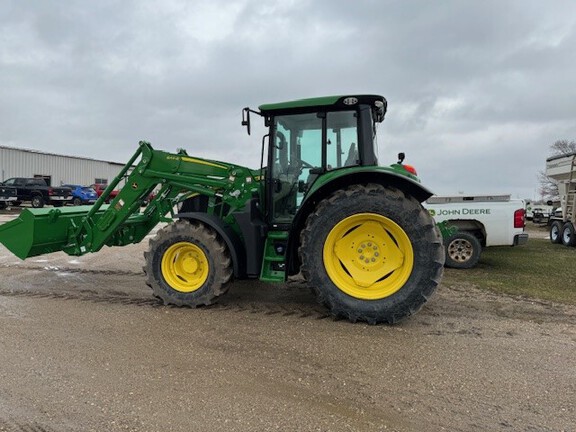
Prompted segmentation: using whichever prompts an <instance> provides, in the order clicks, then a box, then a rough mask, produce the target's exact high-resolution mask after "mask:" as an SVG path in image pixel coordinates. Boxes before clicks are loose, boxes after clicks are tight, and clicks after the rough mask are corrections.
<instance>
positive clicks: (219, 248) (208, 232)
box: [0, 95, 444, 324]
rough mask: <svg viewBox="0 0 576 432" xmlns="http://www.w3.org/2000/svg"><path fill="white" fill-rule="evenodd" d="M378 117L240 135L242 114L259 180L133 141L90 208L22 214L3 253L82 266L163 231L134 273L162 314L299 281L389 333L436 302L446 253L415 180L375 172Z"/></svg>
mask: <svg viewBox="0 0 576 432" xmlns="http://www.w3.org/2000/svg"><path fill="white" fill-rule="evenodd" d="M386 106H387V104H386V100H385V99H384V98H383V97H382V96H375V95H347V96H332V97H323V98H313V99H303V100H296V101H291V102H284V103H277V104H266V105H261V106H260V107H259V110H258V111H256V110H252V109H250V108H244V110H243V115H242V117H243V119H242V124H243V125H245V126H246V127H247V130H248V133H250V115H251V114H257V115H259V116H261V117H263V119H264V123H265V126H266V127H268V128H269V132H268V134H266V135H265V136H264V138H263V141H262V142H263V144H262V160H261V168H260V169H259V170H251V169H249V168H245V167H242V166H238V165H234V164H230V163H225V162H219V161H214V160H207V159H201V158H197V157H192V156H189V155H188V154H187V153H186V151H184V150H180V151H178V152H177V153H167V152H163V151H159V150H154V149H153V148H152V146H151V145H150V144H149V143H147V142H140V145H139V148H138V151H137V152H136V154H135V155H134V156H133V157H132V159H130V161H129V162H128V163H127V164H126V166H125V167H124V168H123V170H122V171H121V173H120V174H119V175H118V177H117V178H116V179H115V180H114V181H113V182H112V183H111V184H110V185H109V186H108V188H107V189H106V191H105V192H104V193H103V194H102V196H101V197H100V198H99V200H98V201H97V202H96V204H95V205H94V206H92V207H88V206H80V207H70V208H57V209H56V208H55V209H34V210H23V211H22V213H21V214H20V216H19V218H18V219H15V220H13V221H11V222H8V223H5V224H4V225H1V226H0V242H1V243H3V244H4V245H5V246H6V247H7V248H8V249H9V250H11V251H12V252H13V253H14V254H15V255H17V256H18V257H20V258H21V259H25V258H27V257H31V256H36V255H40V254H45V253H50V252H55V251H64V252H66V253H68V254H70V255H83V254H85V253H88V252H96V251H98V250H100V249H101V248H102V247H103V246H124V245H127V244H131V243H138V242H140V241H142V240H143V239H144V237H145V236H146V235H147V234H148V233H149V232H150V231H151V230H152V229H153V228H154V227H155V226H156V225H157V224H158V223H161V222H166V223H167V224H166V225H165V226H164V227H163V228H162V229H160V230H159V231H158V233H157V234H156V236H155V237H154V238H153V239H151V240H150V243H149V249H148V251H147V252H145V261H146V263H145V266H144V272H145V273H146V279H147V284H148V285H149V286H150V287H151V288H152V291H153V293H154V295H155V296H156V297H158V298H159V299H161V300H162V301H163V302H164V303H165V304H171V305H176V306H191V307H196V306H201V305H209V304H211V303H213V302H215V301H216V300H217V299H218V298H219V297H220V296H222V295H223V294H225V293H226V292H227V290H228V289H229V286H230V282H231V281H232V280H233V279H234V278H236V279H247V278H259V279H260V280H262V281H266V282H284V281H286V280H287V278H288V277H290V276H295V275H302V276H303V278H304V279H305V281H306V283H307V284H308V285H309V286H310V287H311V289H312V290H313V292H314V293H315V295H316V297H317V299H318V301H319V302H320V303H321V304H323V305H325V306H326V307H327V308H328V309H329V311H330V313H331V314H332V315H333V316H335V317H342V318H346V319H348V320H350V321H352V322H355V321H364V322H368V323H370V324H376V323H381V322H388V323H393V322H396V321H398V320H400V319H402V318H404V317H407V316H409V315H411V314H413V313H415V312H416V311H417V310H418V309H420V307H421V306H422V305H423V304H424V303H425V302H426V300H427V299H428V298H429V297H430V295H431V294H432V293H433V292H434V291H435V289H436V287H437V285H438V283H439V281H440V278H441V276H442V271H443V264H444V248H443V246H442V238H441V236H440V233H439V230H438V228H437V227H436V225H435V223H434V220H433V219H432V218H431V217H430V215H429V214H428V212H427V211H426V210H425V209H424V208H423V207H422V205H421V202H423V201H424V200H426V199H427V198H428V197H430V196H431V195H432V194H431V192H429V191H428V190H427V189H426V188H424V187H423V186H422V185H421V184H420V181H419V179H418V177H417V176H416V172H415V170H414V169H413V168H411V167H410V166H408V165H404V164H403V163H402V162H403V157H401V158H400V160H399V161H398V163H395V164H392V165H391V166H388V167H383V166H378V158H377V152H376V148H377V145H376V126H377V124H378V123H380V122H382V121H383V119H384V114H385V113H386ZM122 180H124V183H125V184H124V186H123V187H122V188H121V189H120V192H119V193H118V195H117V196H116V197H115V198H113V199H112V200H111V202H110V204H109V205H107V204H105V201H106V200H108V199H109V194H110V192H111V191H113V190H114V189H115V188H116V186H117V185H118V184H119V183H120V182H121V181H122ZM152 191H156V194H155V196H154V198H153V199H152V200H150V201H149V202H148V199H149V195H150V193H151V192H152ZM145 203H147V204H145ZM143 204H145V205H144V206H143Z"/></svg>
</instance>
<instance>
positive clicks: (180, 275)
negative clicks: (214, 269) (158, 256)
mask: <svg viewBox="0 0 576 432" xmlns="http://www.w3.org/2000/svg"><path fill="white" fill-rule="evenodd" d="M161 269H162V276H164V279H165V280H166V282H167V283H168V285H170V286H171V287H172V288H173V289H175V290H176V291H181V292H192V291H196V290H197V289H198V288H200V287H201V286H202V285H204V282H206V279H208V273H209V270H210V264H209V262H208V258H207V257H206V254H205V253H204V251H203V250H202V249H201V248H200V247H198V246H197V245H195V244H193V243H188V242H179V243H174V244H173V245H172V246H170V247H169V248H168V249H167V250H166V252H165V253H164V256H163V257H162V263H161Z"/></svg>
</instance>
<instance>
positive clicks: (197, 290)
mask: <svg viewBox="0 0 576 432" xmlns="http://www.w3.org/2000/svg"><path fill="white" fill-rule="evenodd" d="M144 258H145V259H146V265H145V266H144V273H146V276H147V284H148V285H149V286H150V287H151V288H152V291H153V293H154V295H155V296H156V297H158V298H159V299H161V300H162V301H163V302H164V304H167V305H168V304H170V305H175V306H190V307H196V306H202V305H210V304H212V303H213V302H214V301H216V300H217V298H218V297H220V296H221V295H223V294H224V293H226V292H227V291H228V288H229V286H228V283H229V282H230V280H231V278H232V260H231V258H230V254H229V252H228V249H227V247H226V245H225V244H224V243H223V241H222V240H221V239H220V238H218V236H217V234H216V232H215V231H213V230H212V229H211V228H209V227H207V226H205V225H203V224H200V223H195V222H194V223H190V222H188V221H185V220H180V221H177V222H174V223H171V224H169V225H168V226H167V227H165V228H163V229H162V230H160V231H159V232H158V234H157V235H156V237H155V238H153V239H151V240H150V243H149V250H148V251H147V252H145V253H144Z"/></svg>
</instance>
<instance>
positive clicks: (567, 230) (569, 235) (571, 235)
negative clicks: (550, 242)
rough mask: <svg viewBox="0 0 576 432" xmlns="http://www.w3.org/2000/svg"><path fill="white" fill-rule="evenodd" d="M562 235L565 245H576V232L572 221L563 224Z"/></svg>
mask: <svg viewBox="0 0 576 432" xmlns="http://www.w3.org/2000/svg"><path fill="white" fill-rule="evenodd" d="M560 237H561V239H562V244H563V245H564V246H576V233H575V232H574V225H572V222H566V223H565V224H564V225H563V226H562V235H561V236H560Z"/></svg>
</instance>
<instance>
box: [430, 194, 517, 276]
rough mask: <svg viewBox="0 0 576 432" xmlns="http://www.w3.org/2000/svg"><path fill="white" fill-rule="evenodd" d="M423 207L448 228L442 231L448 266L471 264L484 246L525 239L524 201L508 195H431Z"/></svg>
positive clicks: (473, 264)
mask: <svg viewBox="0 0 576 432" xmlns="http://www.w3.org/2000/svg"><path fill="white" fill-rule="evenodd" d="M424 207H426V208H427V209H428V211H429V212H430V214H431V215H432V217H434V220H435V221H436V223H440V222H444V223H445V224H444V225H445V226H446V227H447V228H448V229H447V230H445V231H447V232H445V233H444V234H443V235H444V245H445V248H446V266H447V267H452V268H460V269H464V268H471V267H474V266H475V265H476V264H477V263H478V260H479V259H480V254H481V253H482V248H483V247H488V246H517V245H521V244H525V243H526V242H527V241H528V234H527V233H525V232H524V226H525V224H526V210H525V204H524V201H523V200H520V199H510V195H474V196H465V195H456V196H433V197H430V198H429V199H428V200H427V201H426V202H425V203H424Z"/></svg>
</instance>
